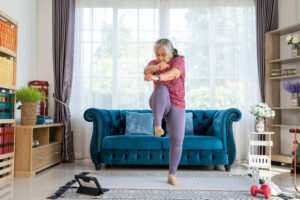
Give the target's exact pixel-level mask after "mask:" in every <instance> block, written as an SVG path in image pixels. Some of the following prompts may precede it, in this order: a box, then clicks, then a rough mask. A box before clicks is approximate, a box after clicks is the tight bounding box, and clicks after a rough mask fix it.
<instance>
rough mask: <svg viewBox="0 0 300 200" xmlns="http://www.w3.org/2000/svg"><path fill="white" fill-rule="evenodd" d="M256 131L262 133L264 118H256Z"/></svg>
mask: <svg viewBox="0 0 300 200" xmlns="http://www.w3.org/2000/svg"><path fill="white" fill-rule="evenodd" d="M255 129H256V132H259V133H262V132H264V131H265V120H264V119H257V120H256V124H255Z"/></svg>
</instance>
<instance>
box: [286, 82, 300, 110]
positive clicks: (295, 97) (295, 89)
mask: <svg viewBox="0 0 300 200" xmlns="http://www.w3.org/2000/svg"><path fill="white" fill-rule="evenodd" d="M282 87H283V88H284V89H285V90H286V91H287V92H289V93H291V94H292V96H291V105H292V107H298V106H299V92H300V83H299V82H295V83H293V82H290V81H284V82H282Z"/></svg>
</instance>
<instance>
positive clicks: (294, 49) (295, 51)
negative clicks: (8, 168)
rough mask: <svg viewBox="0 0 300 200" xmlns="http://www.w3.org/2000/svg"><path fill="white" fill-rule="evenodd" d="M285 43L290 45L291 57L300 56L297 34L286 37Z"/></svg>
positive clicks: (299, 36) (299, 43) (299, 38)
mask: <svg viewBox="0 0 300 200" xmlns="http://www.w3.org/2000/svg"><path fill="white" fill-rule="evenodd" d="M286 42H287V43H288V44H289V45H292V56H293V57H295V56H299V55H300V35H299V34H295V35H291V34H289V35H288V36H287V37H286Z"/></svg>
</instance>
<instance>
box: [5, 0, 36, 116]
mask: <svg viewBox="0 0 300 200" xmlns="http://www.w3.org/2000/svg"><path fill="white" fill-rule="evenodd" d="M0 10H1V11H3V12H5V13H6V14H7V15H9V16H10V17H12V18H13V19H15V20H16V21H18V25H19V30H18V52H17V53H18V54H17V88H19V87H21V86H25V85H27V83H28V81H30V80H32V79H34V78H36V77H37V65H36V63H37V54H36V52H37V40H36V37H37V31H36V30H37V23H36V22H37V0H26V1H25V0H0ZM16 117H17V122H19V121H20V111H19V110H18V111H17V113H16Z"/></svg>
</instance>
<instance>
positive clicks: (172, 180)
mask: <svg viewBox="0 0 300 200" xmlns="http://www.w3.org/2000/svg"><path fill="white" fill-rule="evenodd" d="M168 183H170V184H171V185H174V186H179V185H181V183H179V182H178V181H176V178H175V176H174V175H173V174H169V175H168Z"/></svg>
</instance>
